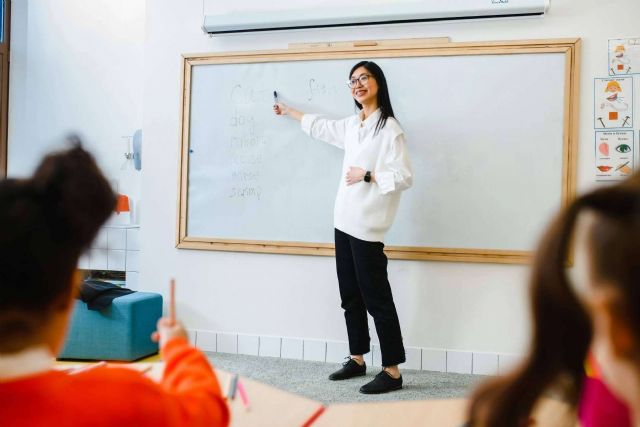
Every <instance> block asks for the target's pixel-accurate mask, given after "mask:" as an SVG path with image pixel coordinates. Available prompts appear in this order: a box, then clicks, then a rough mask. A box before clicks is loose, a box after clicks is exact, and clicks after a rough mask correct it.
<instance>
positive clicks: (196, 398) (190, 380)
mask: <svg viewBox="0 0 640 427" xmlns="http://www.w3.org/2000/svg"><path fill="white" fill-rule="evenodd" d="M162 355H163V359H164V361H165V371H164V375H163V377H162V381H161V382H160V384H157V383H155V382H153V381H151V380H150V379H148V378H146V377H145V376H144V375H143V374H141V373H140V372H137V371H134V370H131V369H126V368H117V367H112V366H107V367H99V368H95V369H92V370H88V371H86V372H82V373H78V374H76V375H69V374H68V373H65V372H60V371H48V372H44V373H40V374H35V375H31V376H26V377H22V378H18V379H15V380H10V381H7V382H0V426H3V427H4V426H7V427H9V426H24V427H29V426H38V427H41V426H56V427H67V426H69V427H71V426H74V427H75V426H87V427H88V426H91V427H103V426H104V427H114V426H122V427H127V426H132V427H145V426H149V427H162V426H167V427H168V426H189V427H192V426H193V427H198V426H203V427H204V426H206V427H212V426H227V425H228V424H229V410H228V408H227V405H226V404H225V402H224V400H223V399H222V396H221V392H220V385H219V384H218V380H217V379H216V376H215V373H214V372H213V371H212V369H211V366H210V365H209V362H208V361H207V359H206V358H205V356H204V354H203V353H201V352H200V351H199V350H197V349H195V348H193V347H190V346H189V344H188V343H187V341H186V340H185V339H183V338H174V339H172V340H170V341H169V342H168V343H167V344H166V345H165V346H164V348H163V349H162Z"/></svg>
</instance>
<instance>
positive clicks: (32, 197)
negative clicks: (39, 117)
mask: <svg viewBox="0 0 640 427" xmlns="http://www.w3.org/2000/svg"><path fill="white" fill-rule="evenodd" d="M70 144H71V145H72V147H71V148H69V149H68V150H66V151H61V152H58V153H53V154H49V155H48V156H46V157H45V158H44V159H43V160H42V162H41V163H40V165H39V166H38V168H37V169H36V171H35V173H34V174H33V176H32V177H30V178H29V179H5V180H3V181H0V353H13V352H17V351H21V350H23V349H25V348H27V347H30V346H34V345H46V346H48V347H49V349H50V350H51V352H52V353H53V354H57V353H58V352H59V350H60V348H61V346H62V343H63V340H64V333H65V331H66V325H67V323H68V320H69V313H70V312H71V307H72V301H73V297H74V295H75V292H76V290H77V286H78V284H79V282H80V277H79V275H78V272H77V270H76V268H77V264H78V259H79V257H80V255H81V254H82V252H83V251H84V250H86V249H87V248H88V246H89V244H90V243H91V242H92V241H93V239H94V238H95V236H96V234H97V232H98V230H99V228H100V226H101V225H102V224H103V223H104V222H105V221H106V219H107V218H108V217H109V215H110V214H111V212H112V211H113V208H114V206H115V195H114V193H113V191H112V190H111V187H110V185H109V183H108V182H107V180H106V179H105V177H104V176H103V175H102V173H101V172H100V170H99V169H98V167H97V165H96V163H95V161H94V159H93V157H92V156H91V155H90V154H89V153H88V152H87V151H85V150H84V149H83V148H82V146H81V144H80V141H79V140H78V139H77V138H72V139H71V141H70Z"/></svg>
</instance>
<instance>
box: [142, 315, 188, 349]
mask: <svg viewBox="0 0 640 427" xmlns="http://www.w3.org/2000/svg"><path fill="white" fill-rule="evenodd" d="M156 328H157V329H158V330H157V331H155V332H154V333H153V334H151V340H152V341H153V342H157V343H159V344H160V348H162V347H164V345H165V344H166V343H167V341H169V340H170V339H171V338H175V337H182V338H185V339H189V336H188V335H187V331H186V330H185V329H184V326H182V323H180V322H178V321H175V322H171V319H169V318H168V317H161V318H160V319H159V320H158V325H157V326H156Z"/></svg>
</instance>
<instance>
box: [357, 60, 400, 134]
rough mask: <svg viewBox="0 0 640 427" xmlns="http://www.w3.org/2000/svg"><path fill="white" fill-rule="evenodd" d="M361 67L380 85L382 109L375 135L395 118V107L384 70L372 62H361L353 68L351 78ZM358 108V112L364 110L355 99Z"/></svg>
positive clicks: (379, 97) (379, 105) (380, 104)
mask: <svg viewBox="0 0 640 427" xmlns="http://www.w3.org/2000/svg"><path fill="white" fill-rule="evenodd" d="M360 67H364V68H366V70H367V71H368V72H370V73H371V75H372V76H373V78H374V79H376V83H377V84H378V107H379V108H380V118H379V119H378V122H377V123H376V130H375V133H378V131H379V130H380V129H382V128H383V127H384V125H386V124H387V119H388V118H389V117H393V118H395V115H394V114H393V107H392V106H391V99H390V98H389V86H387V79H386V78H385V77H384V73H383V72H382V68H380V66H379V65H378V64H376V63H375V62H372V61H360V62H358V63H357V64H356V65H354V66H353V68H351V71H350V72H349V78H351V76H353V72H354V71H355V70H357V69H358V68H360ZM353 102H355V104H356V107H357V108H358V110H362V104H360V103H359V102H358V101H356V100H355V99H354V100H353Z"/></svg>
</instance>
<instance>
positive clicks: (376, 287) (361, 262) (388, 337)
mask: <svg viewBox="0 0 640 427" xmlns="http://www.w3.org/2000/svg"><path fill="white" fill-rule="evenodd" d="M335 243H336V269H337V272H338V283H339V285H340V297H341V299H342V308H343V309H344V318H345V320H346V322H347V334H348V335H349V351H350V352H351V354H365V353H368V352H369V351H370V350H371V348H370V341H371V340H370V337H369V325H368V322H367V311H369V313H370V314H371V316H372V317H373V320H374V322H375V324H376V331H377V332H378V338H379V339H380V350H381V353H382V366H393V365H398V364H400V363H403V362H405V360H406V359H405V353H404V346H403V344H402V334H401V332H400V322H399V321H398V313H397V312H396V306H395V304H394V303H393V295H391V286H390V285H389V279H388V278H387V256H386V255H385V254H384V252H383V249H384V243H382V242H367V241H365V240H360V239H357V238H355V237H353V236H350V235H348V234H346V233H343V232H342V231H340V230H338V229H337V228H336V229H335Z"/></svg>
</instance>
